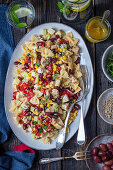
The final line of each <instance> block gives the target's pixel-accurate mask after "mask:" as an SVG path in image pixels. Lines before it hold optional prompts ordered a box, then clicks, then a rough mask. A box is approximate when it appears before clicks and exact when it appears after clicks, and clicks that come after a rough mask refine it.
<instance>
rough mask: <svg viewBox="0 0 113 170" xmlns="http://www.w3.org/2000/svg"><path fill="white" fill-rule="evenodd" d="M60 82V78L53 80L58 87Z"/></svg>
mask: <svg viewBox="0 0 113 170" xmlns="http://www.w3.org/2000/svg"><path fill="white" fill-rule="evenodd" d="M60 83H61V80H60V79H56V80H55V86H58V87H59V86H60Z"/></svg>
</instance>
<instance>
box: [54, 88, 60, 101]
mask: <svg viewBox="0 0 113 170" xmlns="http://www.w3.org/2000/svg"><path fill="white" fill-rule="evenodd" d="M52 95H53V97H54V98H55V99H56V98H57V97H59V91H58V90H57V89H53V90H52Z"/></svg>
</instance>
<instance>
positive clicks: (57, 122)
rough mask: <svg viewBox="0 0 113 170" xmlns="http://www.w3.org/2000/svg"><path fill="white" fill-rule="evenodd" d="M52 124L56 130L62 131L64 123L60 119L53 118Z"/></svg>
mask: <svg viewBox="0 0 113 170" xmlns="http://www.w3.org/2000/svg"><path fill="white" fill-rule="evenodd" d="M51 124H52V125H53V126H54V127H55V128H56V129H62V128H63V126H64V124H63V122H62V120H61V119H60V117H59V118H58V119H54V118H52V122H51Z"/></svg>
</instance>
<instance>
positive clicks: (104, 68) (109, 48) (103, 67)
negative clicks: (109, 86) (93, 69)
mask: <svg viewBox="0 0 113 170" xmlns="http://www.w3.org/2000/svg"><path fill="white" fill-rule="evenodd" d="M112 52H113V45H111V46H109V47H108V48H107V49H106V50H105V52H104V54H103V56H102V70H103V72H104V74H105V76H106V77H107V78H108V80H110V81H112V82H113V78H112V77H111V76H110V75H109V74H108V73H107V71H106V65H105V64H106V59H107V58H108V57H109V56H110V55H111V53H112Z"/></svg>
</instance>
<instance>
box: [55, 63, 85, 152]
mask: <svg viewBox="0 0 113 170" xmlns="http://www.w3.org/2000/svg"><path fill="white" fill-rule="evenodd" d="M83 68H85V66H84V65H82V66H81V69H82V71H83ZM84 70H85V69H84ZM86 76H87V75H86ZM81 82H82V86H83V87H82V96H80V98H79V99H78V100H77V101H76V102H75V103H78V102H80V101H81V100H82V99H83V98H84V95H87V94H85V91H86V90H85V87H84V86H85V85H84V81H83V79H82V78H81ZM75 103H73V104H72V105H71V106H70V108H69V111H68V113H67V116H66V120H65V125H64V128H63V129H62V130H61V132H60V134H59V135H58V138H57V142H56V149H57V150H59V149H61V148H62V147H63V145H64V143H65V136H66V127H67V123H68V119H69V115H70V113H71V110H72V108H73V106H74V105H75Z"/></svg>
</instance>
